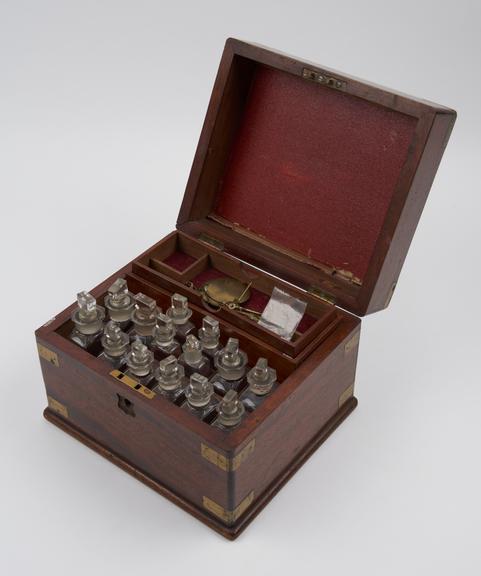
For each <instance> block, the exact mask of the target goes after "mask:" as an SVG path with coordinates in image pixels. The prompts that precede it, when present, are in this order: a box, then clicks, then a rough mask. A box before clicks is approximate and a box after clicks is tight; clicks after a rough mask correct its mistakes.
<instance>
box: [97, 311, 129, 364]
mask: <svg viewBox="0 0 481 576" xmlns="http://www.w3.org/2000/svg"><path fill="white" fill-rule="evenodd" d="M100 341H101V343H102V348H103V352H102V353H101V354H100V356H99V358H105V359H106V360H108V361H109V362H110V363H111V364H112V366H113V367H114V368H120V367H121V366H122V364H125V361H126V355H127V351H128V349H129V343H130V340H129V336H128V334H126V333H125V332H122V330H121V329H120V326H119V325H118V324H117V323H116V322H114V321H113V320H110V321H109V322H107V324H106V325H105V328H104V333H103V335H102V338H101V339H100Z"/></svg>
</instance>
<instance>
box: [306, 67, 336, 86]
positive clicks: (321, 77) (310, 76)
mask: <svg viewBox="0 0 481 576" xmlns="http://www.w3.org/2000/svg"><path fill="white" fill-rule="evenodd" d="M302 77H303V78H306V79H307V80H313V81H314V82H319V84H324V85H325V86H330V87H331V88H337V89H338V90H342V89H343V88H345V87H346V83H345V82H344V81H343V80H339V78H334V76H329V75H328V74H325V73H324V72H316V71H315V70H309V68H304V69H303V70H302Z"/></svg>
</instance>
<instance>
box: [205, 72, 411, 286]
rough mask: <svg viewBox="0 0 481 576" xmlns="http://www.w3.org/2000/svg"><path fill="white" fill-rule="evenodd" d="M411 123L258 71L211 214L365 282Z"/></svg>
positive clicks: (362, 103) (382, 109)
mask: <svg viewBox="0 0 481 576" xmlns="http://www.w3.org/2000/svg"><path fill="white" fill-rule="evenodd" d="M416 122H417V119H416V118H414V117H411V116H407V115H405V114H402V113H399V112H396V111H393V110H390V109H388V108H385V107H383V106H379V105H377V104H373V103H371V102H368V101H366V100H362V99H361V98H357V97H355V96H350V95H348V94H344V93H342V92H339V91H337V90H334V89H331V88H328V87H325V86H322V85H318V84H316V83H314V82H311V81H307V80H304V79H302V78H300V77H297V76H294V75H291V74H288V73H285V72H281V71H278V70H273V69H270V68H266V67H263V66H259V67H258V69H257V71H256V74H255V77H254V80H253V84H252V88H251V92H250V95H249V99H248V102H247V105H246V109H245V113H244V117H243V120H242V124H241V127H240V129H239V132H238V134H237V137H236V140H235V142H234V145H233V148H232V151H231V156H230V159H229V162H228V165H227V168H226V172H225V175H224V180H223V185H222V188H221V191H220V194H219V196H218V198H217V205H216V208H215V212H216V213H217V214H218V215H219V216H222V217H223V218H225V219H227V220H229V221H231V222H233V223H236V224H238V225H240V226H242V227H244V228H246V229H249V230H250V231H252V232H254V233H256V234H258V235H260V236H263V237H265V238H266V239H267V240H269V241H272V242H274V243H276V244H278V245H280V246H283V247H285V248H289V249H291V250H294V251H296V252H298V253H301V254H302V255H305V256H308V257H309V258H312V259H314V260H316V261H318V262H320V263H323V264H327V265H329V266H332V267H334V268H336V269H341V270H345V271H349V272H352V273H353V274H354V276H356V277H357V278H359V279H361V280H362V279H363V278H364V276H365V274H366V271H367V268H368V264H369V260H370V258H371V255H372V253H373V250H374V246H375V243H376V240H377V238H378V235H379V232H380V230H381V227H382V224H383V221H384V219H385V216H386V211H387V209H388V206H389V203H390V201H391V198H392V195H393V192H394V190H395V187H396V183H397V181H398V178H399V175H400V171H401V168H402V166H403V164H404V162H405V160H406V156H407V152H408V148H409V145H410V143H411V141H412V139H413V136H414V131H415V128H416Z"/></svg>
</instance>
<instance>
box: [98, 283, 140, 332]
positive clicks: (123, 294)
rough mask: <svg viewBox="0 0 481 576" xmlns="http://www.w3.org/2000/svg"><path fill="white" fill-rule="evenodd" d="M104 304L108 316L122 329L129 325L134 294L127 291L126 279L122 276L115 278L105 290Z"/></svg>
mask: <svg viewBox="0 0 481 576" xmlns="http://www.w3.org/2000/svg"><path fill="white" fill-rule="evenodd" d="M104 305H105V308H106V309H107V312H108V315H109V318H110V319H111V320H114V321H115V322H117V324H118V325H119V326H120V328H121V329H122V330H125V329H126V328H127V327H128V326H129V325H130V318H131V316H132V312H133V310H134V306H135V301H134V296H133V294H131V293H130V292H129V289H128V287H127V281H126V280H125V279H124V278H117V280H116V281H115V282H114V283H113V284H112V286H110V288H109V289H108V290H107V294H106V296H105V298H104Z"/></svg>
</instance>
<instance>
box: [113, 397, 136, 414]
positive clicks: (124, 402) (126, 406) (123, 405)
mask: <svg viewBox="0 0 481 576" xmlns="http://www.w3.org/2000/svg"><path fill="white" fill-rule="evenodd" d="M117 398H118V399H119V400H118V402H117V406H118V407H119V408H120V409H121V410H122V412H125V414H127V416H135V410H134V404H133V402H131V401H130V400H128V399H127V398H124V397H123V396H121V395H120V394H117Z"/></svg>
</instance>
